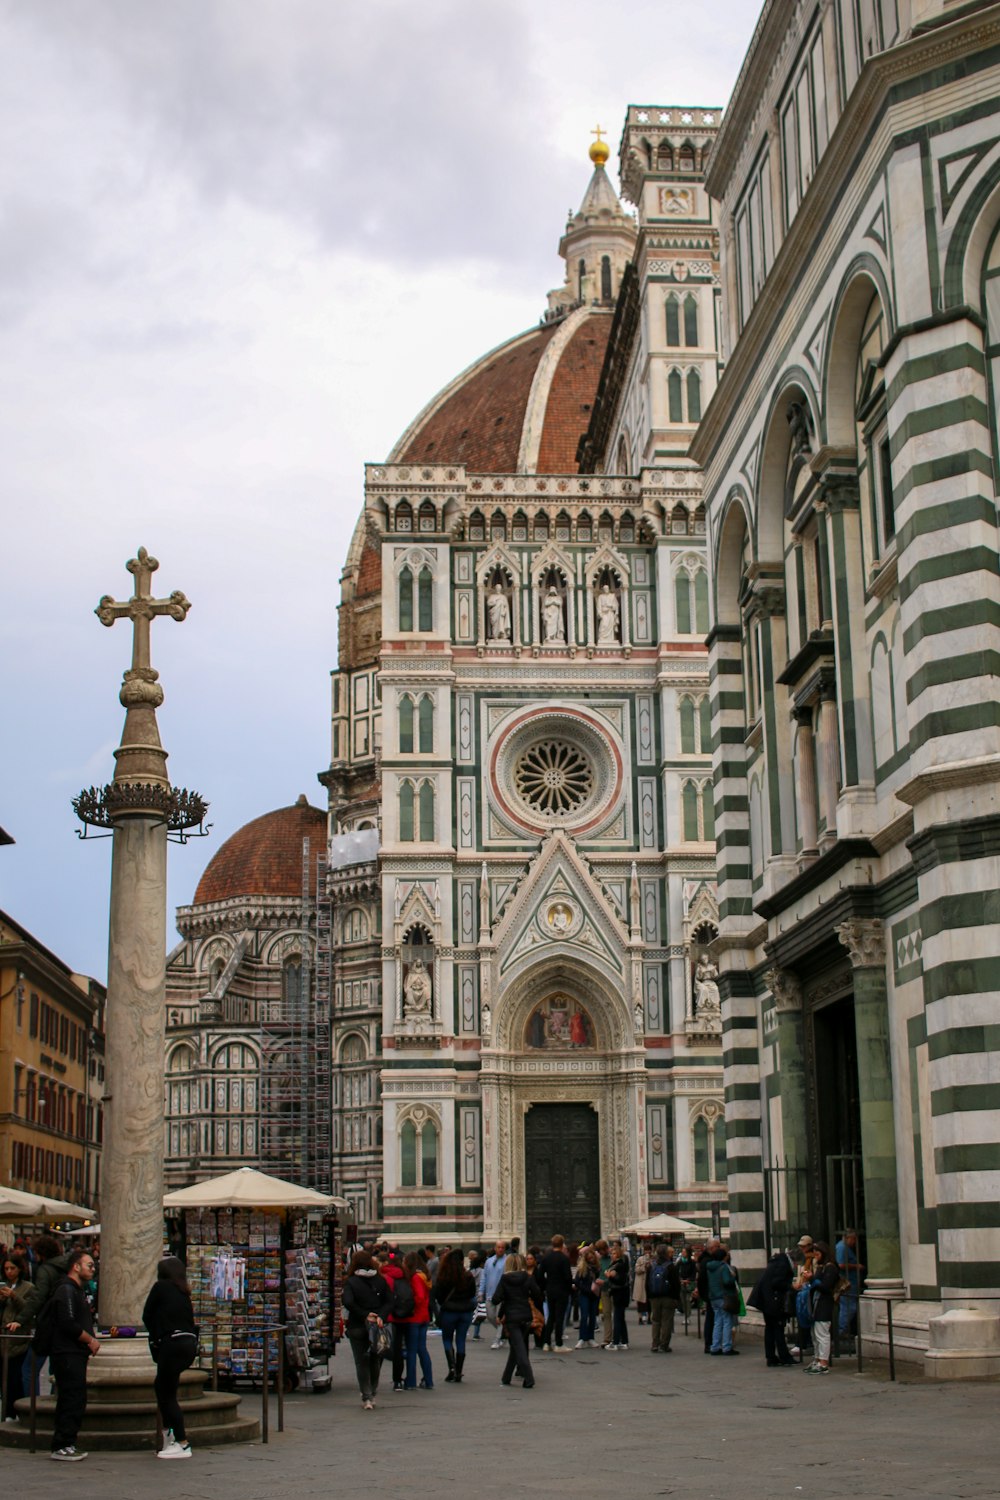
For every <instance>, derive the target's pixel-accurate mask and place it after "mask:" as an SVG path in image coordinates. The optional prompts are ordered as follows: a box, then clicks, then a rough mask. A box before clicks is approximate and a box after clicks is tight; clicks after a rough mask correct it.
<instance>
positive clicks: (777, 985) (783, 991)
mask: <svg viewBox="0 0 1000 1500" xmlns="http://www.w3.org/2000/svg"><path fill="white" fill-rule="evenodd" d="M764 978H765V979H766V980H767V985H768V989H769V990H770V991H771V994H772V995H773V996H774V1008H775V1010H776V1011H777V1012H778V1015H779V1016H780V1015H787V1014H789V1013H791V1012H794V1011H800V1010H801V1009H802V985H801V984H800V982H799V978H798V975H797V974H794V973H793V972H792V970H791V969H779V968H773V969H768V970H767V971H766V973H765V975H764Z"/></svg>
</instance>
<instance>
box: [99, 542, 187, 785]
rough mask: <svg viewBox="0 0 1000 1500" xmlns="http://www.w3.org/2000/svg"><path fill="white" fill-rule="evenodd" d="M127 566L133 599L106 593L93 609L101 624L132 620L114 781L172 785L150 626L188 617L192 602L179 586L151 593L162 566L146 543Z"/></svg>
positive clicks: (122, 693)
mask: <svg viewBox="0 0 1000 1500" xmlns="http://www.w3.org/2000/svg"><path fill="white" fill-rule="evenodd" d="M125 566H126V567H127V568H128V570H129V572H130V573H131V574H132V576H133V577H134V578H135V588H134V591H133V593H132V597H131V599H126V600H124V601H123V602H122V601H119V600H117V599H112V597H111V595H110V594H105V595H104V596H103V597H102V599H101V601H100V603H99V604H98V606H97V608H96V609H95V610H94V613H95V615H96V616H97V618H98V619H99V620H100V622H101V624H102V625H113V624H114V623H115V621H116V620H131V621H132V665H131V667H130V668H129V670H128V671H127V672H126V673H125V674H124V677H123V679H122V686H121V692H120V693H119V695H118V696H119V699H120V700H121V703H122V705H123V707H124V708H125V709H126V715H125V728H124V729H123V730H122V742H121V745H120V746H119V747H118V749H117V750H116V751H115V762H116V764H115V781H116V782H122V781H132V782H137V781H143V782H151V781H155V782H161V783H163V784H164V785H167V784H168V783H167V757H166V753H165V751H164V750H163V749H162V747H161V745H160V734H159V730H158V729H157V727H156V710H157V709H158V708H159V706H160V704H161V703H162V702H163V689H162V688H161V687H160V684H159V681H158V679H159V675H160V674H159V673H158V672H156V671H154V670H153V668H152V667H151V666H150V662H149V626H150V622H151V621H152V620H154V619H155V618H156V616H157V615H169V616H170V618H171V619H172V620H183V619H184V618H185V616H186V615H187V612H188V610H189V609H190V608H191V605H190V604H189V603H188V601H187V599H186V598H185V597H184V595H183V594H182V593H181V592H180V590H179V589H175V590H174V592H173V593H172V594H171V595H170V598H169V599H154V598H153V597H152V594H151V592H150V580H151V579H152V576H153V574H154V573H155V572H156V570H157V568H158V567H159V566H160V564H159V563H158V562H157V560H156V558H155V557H150V555H149V553H148V552H147V551H146V549H145V547H140V548H139V555H138V557H133V558H131V559H130V560H129V561H128V562H127V563H126V564H125Z"/></svg>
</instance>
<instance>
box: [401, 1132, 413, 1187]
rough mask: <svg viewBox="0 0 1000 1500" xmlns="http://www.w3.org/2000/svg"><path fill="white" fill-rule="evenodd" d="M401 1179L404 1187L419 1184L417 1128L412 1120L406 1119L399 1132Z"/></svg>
mask: <svg viewBox="0 0 1000 1500" xmlns="http://www.w3.org/2000/svg"><path fill="white" fill-rule="evenodd" d="M399 1163H400V1174H399V1180H400V1184H401V1186H402V1187H416V1185H417V1129H416V1126H415V1125H414V1123H413V1121H412V1120H404V1122H403V1128H402V1130H401V1131H400V1132H399Z"/></svg>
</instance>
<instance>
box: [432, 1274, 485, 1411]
mask: <svg viewBox="0 0 1000 1500" xmlns="http://www.w3.org/2000/svg"><path fill="white" fill-rule="evenodd" d="M433 1296H434V1301H435V1303H436V1304H437V1321H438V1327H439V1328H440V1330H441V1347H442V1349H443V1350H444V1357H445V1359H446V1360H447V1361H448V1373H447V1375H446V1376H445V1377H444V1378H445V1382H446V1383H448V1382H450V1381H454V1382H455V1383H456V1384H458V1383H459V1382H460V1381H461V1379H462V1369H463V1367H464V1365H465V1335H466V1334H467V1333H468V1331H469V1324H470V1323H471V1322H472V1314H473V1313H474V1312H475V1310H476V1282H475V1278H474V1277H473V1276H472V1275H471V1274H470V1273H469V1272H468V1271H467V1270H466V1269H465V1256H464V1255H463V1254H462V1252H461V1250H449V1251H448V1254H447V1255H446V1256H445V1257H444V1259H443V1260H442V1261H441V1264H440V1265H439V1266H438V1273H437V1280H436V1281H435V1283H434V1292H433ZM453 1345H454V1347H452V1346H453Z"/></svg>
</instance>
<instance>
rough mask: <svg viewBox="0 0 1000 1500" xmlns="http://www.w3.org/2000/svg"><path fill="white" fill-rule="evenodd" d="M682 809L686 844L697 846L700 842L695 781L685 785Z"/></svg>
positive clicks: (682, 794)
mask: <svg viewBox="0 0 1000 1500" xmlns="http://www.w3.org/2000/svg"><path fill="white" fill-rule="evenodd" d="M681 807H682V809H683V812H684V842H685V843H686V844H696V843H697V842H698V788H697V787H696V786H695V784H694V782H693V781H685V783H684V790H683V792H682V793H681Z"/></svg>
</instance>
